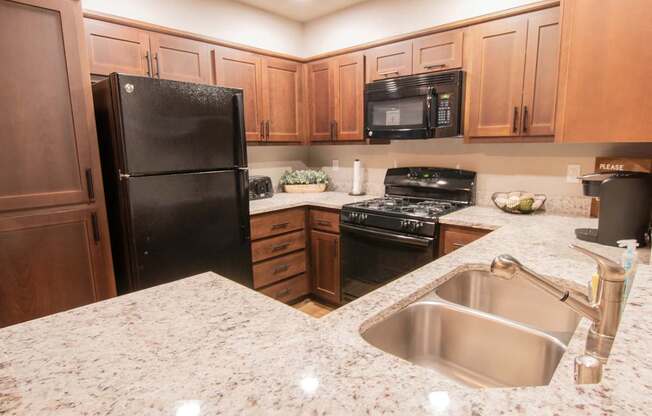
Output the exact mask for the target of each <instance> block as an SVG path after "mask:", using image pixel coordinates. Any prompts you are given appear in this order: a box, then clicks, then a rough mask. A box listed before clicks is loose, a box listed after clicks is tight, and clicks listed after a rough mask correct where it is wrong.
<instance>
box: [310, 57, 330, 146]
mask: <svg viewBox="0 0 652 416" xmlns="http://www.w3.org/2000/svg"><path fill="white" fill-rule="evenodd" d="M332 62H333V59H326V60H323V61H318V62H313V63H310V64H308V65H307V67H308V68H307V74H308V75H307V76H308V114H309V116H308V119H309V123H308V124H309V126H310V127H309V129H310V141H313V142H320V141H332V140H333V122H334V120H335V116H334V114H333V112H334V108H333V105H334V104H333V103H334V98H333V95H334V91H333V82H334V72H335V68H334V65H333V63H332Z"/></svg>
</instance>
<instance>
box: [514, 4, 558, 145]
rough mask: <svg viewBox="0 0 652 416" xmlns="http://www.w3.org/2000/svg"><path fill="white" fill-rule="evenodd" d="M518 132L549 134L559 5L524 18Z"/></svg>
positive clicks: (552, 123) (554, 91)
mask: <svg viewBox="0 0 652 416" xmlns="http://www.w3.org/2000/svg"><path fill="white" fill-rule="evenodd" d="M526 51H527V58H526V60H525V81H524V86H523V108H522V110H521V120H522V121H521V134H522V135H529V136H553V135H554V134H555V107H556V102H557V75H558V65H559V8H558V7H554V8H551V9H546V10H542V11H540V12H536V13H533V14H531V15H530V16H529V18H528V35H527V48H526Z"/></svg>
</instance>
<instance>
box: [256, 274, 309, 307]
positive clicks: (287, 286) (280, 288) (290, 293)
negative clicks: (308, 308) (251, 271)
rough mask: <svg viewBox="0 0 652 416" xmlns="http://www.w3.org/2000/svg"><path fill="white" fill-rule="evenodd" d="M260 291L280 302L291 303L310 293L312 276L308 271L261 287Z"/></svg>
mask: <svg viewBox="0 0 652 416" xmlns="http://www.w3.org/2000/svg"><path fill="white" fill-rule="evenodd" d="M260 293H264V294H265V295H267V296H269V297H271V298H274V299H276V300H278V301H279V302H283V303H289V302H292V301H294V300H297V299H299V298H301V297H303V296H306V295H307V294H309V293H310V278H309V277H308V275H307V274H306V273H303V274H300V275H298V276H294V277H292V278H290V279H287V280H284V281H282V282H279V283H276V284H273V285H270V286H267V287H266V288H264V289H260Z"/></svg>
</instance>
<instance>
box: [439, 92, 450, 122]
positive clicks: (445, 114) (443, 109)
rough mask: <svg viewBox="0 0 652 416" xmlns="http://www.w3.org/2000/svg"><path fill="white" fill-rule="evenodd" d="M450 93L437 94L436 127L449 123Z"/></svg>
mask: <svg viewBox="0 0 652 416" xmlns="http://www.w3.org/2000/svg"><path fill="white" fill-rule="evenodd" d="M451 111H452V109H451V94H441V95H438V96H437V127H447V126H450V125H451Z"/></svg>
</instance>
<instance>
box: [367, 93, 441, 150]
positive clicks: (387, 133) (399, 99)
mask: <svg viewBox="0 0 652 416" xmlns="http://www.w3.org/2000/svg"><path fill="white" fill-rule="evenodd" d="M417 90H418V91H414V89H411V91H407V92H405V91H393V92H389V91H388V92H368V93H367V94H365V135H366V137H368V138H369V139H426V138H431V137H434V136H433V134H434V129H433V125H432V120H433V117H434V112H433V107H432V105H433V98H434V92H433V89H432V88H419V89H417Z"/></svg>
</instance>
